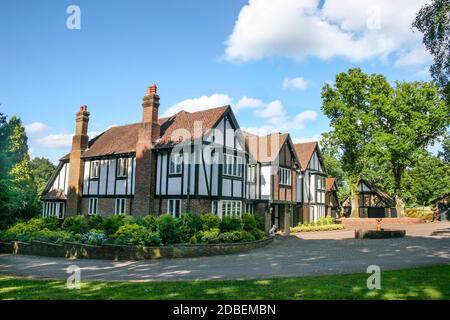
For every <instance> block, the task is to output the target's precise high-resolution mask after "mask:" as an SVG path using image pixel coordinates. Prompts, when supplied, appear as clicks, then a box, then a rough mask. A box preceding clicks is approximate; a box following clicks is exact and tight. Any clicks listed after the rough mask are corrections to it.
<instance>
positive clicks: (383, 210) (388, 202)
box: [342, 179, 397, 218]
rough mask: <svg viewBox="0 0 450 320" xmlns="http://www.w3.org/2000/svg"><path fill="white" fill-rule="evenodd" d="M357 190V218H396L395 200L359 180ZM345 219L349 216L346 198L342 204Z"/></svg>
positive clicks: (368, 183) (349, 211) (370, 184)
mask: <svg viewBox="0 0 450 320" xmlns="http://www.w3.org/2000/svg"><path fill="white" fill-rule="evenodd" d="M358 190H359V217H360V218H396V217H397V210H396V209H395V200H394V199H392V198H391V197H389V195H388V194H387V193H386V192H384V191H382V190H380V189H378V188H377V187H376V186H374V185H373V184H372V183H370V182H369V181H367V180H364V179H361V180H360V181H359V183H358ZM342 207H343V210H344V214H345V216H346V217H349V216H350V214H351V210H352V206H351V199H350V197H347V198H346V199H345V200H344V201H343V202H342Z"/></svg>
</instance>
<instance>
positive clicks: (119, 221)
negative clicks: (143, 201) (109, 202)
mask: <svg viewBox="0 0 450 320" xmlns="http://www.w3.org/2000/svg"><path fill="white" fill-rule="evenodd" d="M127 223H133V218H132V217H131V216H128V215H114V216H111V217H109V218H106V219H105V220H104V222H103V230H104V231H105V234H106V235H107V236H108V237H111V236H113V235H114V234H115V233H116V232H117V230H119V228H120V227H122V226H124V225H125V224H127Z"/></svg>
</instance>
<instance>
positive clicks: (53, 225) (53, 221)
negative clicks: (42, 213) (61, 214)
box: [38, 217, 61, 231]
mask: <svg viewBox="0 0 450 320" xmlns="http://www.w3.org/2000/svg"><path fill="white" fill-rule="evenodd" d="M38 219H39V218H38ZM43 221H44V224H43V225H44V228H47V229H49V230H53V231H55V230H58V229H59V227H60V225H61V223H60V220H58V219H57V218H56V217H46V218H44V219H43Z"/></svg>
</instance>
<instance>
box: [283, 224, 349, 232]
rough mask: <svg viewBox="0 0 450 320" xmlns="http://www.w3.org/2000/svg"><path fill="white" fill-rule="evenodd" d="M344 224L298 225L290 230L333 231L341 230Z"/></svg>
mask: <svg viewBox="0 0 450 320" xmlns="http://www.w3.org/2000/svg"><path fill="white" fill-rule="evenodd" d="M342 229H344V226H343V225H342V224H327V225H298V226H297V227H294V228H291V232H294V233H297V232H314V231H333V230H342Z"/></svg>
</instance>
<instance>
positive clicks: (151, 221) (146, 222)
mask: <svg viewBox="0 0 450 320" xmlns="http://www.w3.org/2000/svg"><path fill="white" fill-rule="evenodd" d="M136 223H137V224H140V225H141V226H143V227H145V228H146V229H147V230H148V231H156V230H157V229H158V223H157V219H156V216H154V215H152V214H148V215H146V216H145V217H142V218H138V219H136Z"/></svg>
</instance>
